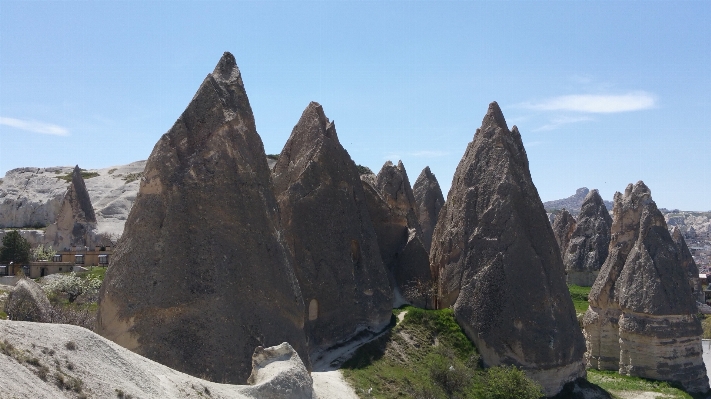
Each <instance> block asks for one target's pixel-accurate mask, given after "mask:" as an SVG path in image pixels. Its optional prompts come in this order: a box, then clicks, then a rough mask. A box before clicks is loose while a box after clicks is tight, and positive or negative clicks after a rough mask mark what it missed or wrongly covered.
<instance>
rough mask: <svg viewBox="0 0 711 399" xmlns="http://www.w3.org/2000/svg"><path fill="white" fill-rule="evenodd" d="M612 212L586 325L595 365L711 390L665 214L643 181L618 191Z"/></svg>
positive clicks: (691, 305)
mask: <svg viewBox="0 0 711 399" xmlns="http://www.w3.org/2000/svg"><path fill="white" fill-rule="evenodd" d="M613 214H614V218H613V223H612V229H611V233H612V239H611V242H610V251H609V254H608V256H607V260H606V261H605V263H604V264H603V266H602V269H601V270H600V274H599V275H598V278H597V280H595V284H594V285H593V287H592V289H591V291H590V295H589V301H590V307H589V308H588V311H587V312H586V313H585V317H584V319H583V325H584V329H585V337H586V341H587V347H588V352H587V354H586V357H587V359H588V364H589V366H590V367H593V368H597V369H607V370H619V372H620V373H622V374H626V375H632V376H640V377H645V378H652V379H656V380H665V381H672V382H675V383H679V384H681V385H682V386H683V387H684V389H685V390H687V391H690V392H706V391H707V390H708V389H709V385H708V384H709V381H708V377H707V376H706V368H705V367H704V363H703V360H702V357H701V355H702V349H701V332H702V331H701V323H700V321H699V319H698V318H697V316H696V312H697V310H696V304H695V302H694V298H693V296H692V294H691V290H690V289H689V283H688V277H687V272H686V270H684V269H683V268H682V256H681V253H680V251H679V249H678V248H677V247H676V245H675V244H674V241H673V240H672V237H671V235H670V234H669V231H668V230H667V225H666V222H665V221H664V216H662V213H661V212H660V211H659V210H658V209H657V206H656V204H655V203H654V201H653V200H652V197H651V192H650V191H649V189H648V188H647V186H645V184H644V183H643V182H641V181H640V182H637V183H636V184H635V185H634V186H633V185H631V184H630V185H628V186H627V188H626V189H625V193H624V195H623V194H620V193H619V192H618V193H615V199H614V207H613Z"/></svg>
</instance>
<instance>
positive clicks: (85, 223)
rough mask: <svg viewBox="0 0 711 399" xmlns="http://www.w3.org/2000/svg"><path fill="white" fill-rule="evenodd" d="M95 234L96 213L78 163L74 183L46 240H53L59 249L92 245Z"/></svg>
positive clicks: (48, 230)
mask: <svg viewBox="0 0 711 399" xmlns="http://www.w3.org/2000/svg"><path fill="white" fill-rule="evenodd" d="M95 236H96V215H95V214H94V208H93V207H92V205H91V198H89V192H88V191H87V190H86V184H85V183H84V178H83V177H82V176H81V169H79V165H77V166H76V167H74V171H73V172H72V183H71V184H70V185H69V188H68V189H67V193H66V194H65V195H64V199H63V200H62V205H61V207H60V209H59V213H58V214H57V220H56V221H55V222H54V223H53V224H51V225H50V226H49V227H47V231H46V232H45V240H49V241H51V242H52V244H53V245H54V247H55V248H57V249H64V248H69V247H72V246H87V247H92V246H93V245H94V238H95Z"/></svg>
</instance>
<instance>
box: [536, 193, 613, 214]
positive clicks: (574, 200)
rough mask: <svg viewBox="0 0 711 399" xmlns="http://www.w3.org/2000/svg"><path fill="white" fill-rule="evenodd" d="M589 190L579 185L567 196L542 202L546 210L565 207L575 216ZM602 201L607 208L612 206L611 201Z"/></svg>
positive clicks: (550, 210)
mask: <svg viewBox="0 0 711 399" xmlns="http://www.w3.org/2000/svg"><path fill="white" fill-rule="evenodd" d="M589 192H590V190H589V189H588V188H587V187H581V188H579V189H577V190H575V194H573V195H571V196H570V197H568V198H563V199H559V200H553V201H546V202H544V203H543V207H544V208H546V211H547V212H552V211H554V210H561V209H567V210H568V211H569V212H570V213H571V214H573V216H577V215H578V211H579V210H580V207H581V206H582V205H583V201H585V197H587V195H588V193H589ZM604 203H605V206H606V207H607V209H610V208H612V202H611V201H604Z"/></svg>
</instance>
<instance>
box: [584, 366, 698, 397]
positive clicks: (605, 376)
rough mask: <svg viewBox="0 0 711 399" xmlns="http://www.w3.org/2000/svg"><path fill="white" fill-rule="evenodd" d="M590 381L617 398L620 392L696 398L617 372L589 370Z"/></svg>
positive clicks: (659, 382) (657, 383) (661, 384)
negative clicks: (644, 392) (640, 392)
mask: <svg viewBox="0 0 711 399" xmlns="http://www.w3.org/2000/svg"><path fill="white" fill-rule="evenodd" d="M588 381H590V382H592V383H593V384H596V385H598V386H600V387H601V388H603V389H604V390H606V391H609V392H611V393H612V394H613V396H615V397H619V395H616V393H618V392H619V391H646V392H657V393H660V394H664V395H667V396H664V398H665V399H667V398H669V399H671V398H674V399H693V398H694V396H691V395H689V394H688V393H686V392H684V391H682V390H680V389H678V388H674V387H672V386H671V385H669V384H668V383H666V382H663V381H652V380H646V379H643V378H638V377H628V376H625V375H620V374H618V373H617V372H615V371H600V370H592V369H590V370H588ZM660 396H661V395H660Z"/></svg>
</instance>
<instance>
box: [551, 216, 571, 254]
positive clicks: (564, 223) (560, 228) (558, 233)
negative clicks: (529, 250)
mask: <svg viewBox="0 0 711 399" xmlns="http://www.w3.org/2000/svg"><path fill="white" fill-rule="evenodd" d="M575 224H576V222H575V218H574V217H573V215H571V214H570V212H568V210H567V209H563V210H562V211H560V213H558V215H556V217H555V220H554V221H553V234H554V235H555V241H556V242H557V243H558V248H559V249H560V253H561V254H563V253H565V250H566V249H567V248H568V242H570V237H571V236H572V235H573V231H575Z"/></svg>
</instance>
